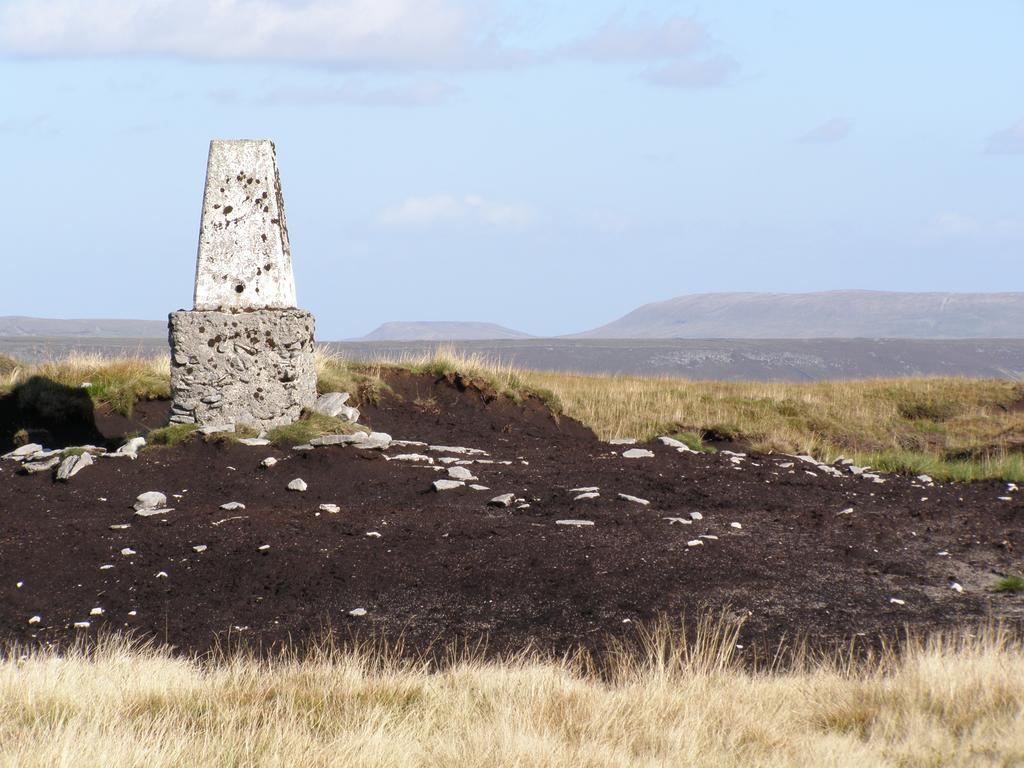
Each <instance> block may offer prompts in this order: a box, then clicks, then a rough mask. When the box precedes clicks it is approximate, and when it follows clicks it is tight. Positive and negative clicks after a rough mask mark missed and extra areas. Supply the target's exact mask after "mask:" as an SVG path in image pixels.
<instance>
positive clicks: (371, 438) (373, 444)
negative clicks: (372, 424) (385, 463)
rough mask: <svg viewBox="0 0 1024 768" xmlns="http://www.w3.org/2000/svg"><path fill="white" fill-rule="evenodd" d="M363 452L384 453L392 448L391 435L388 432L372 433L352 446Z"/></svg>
mask: <svg viewBox="0 0 1024 768" xmlns="http://www.w3.org/2000/svg"><path fill="white" fill-rule="evenodd" d="M352 447H353V448H358V449H360V450H363V451H383V450H386V449H387V448H390V447H391V435H389V434H388V433H387V432H371V433H370V434H369V435H367V436H366V437H364V438H363V439H362V440H359V441H358V442H355V443H353V444H352Z"/></svg>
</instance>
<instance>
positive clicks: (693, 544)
mask: <svg viewBox="0 0 1024 768" xmlns="http://www.w3.org/2000/svg"><path fill="white" fill-rule="evenodd" d="M686 546H688V547H703V546H704V542H703V541H702V540H701V539H690V540H689V541H688V542H686Z"/></svg>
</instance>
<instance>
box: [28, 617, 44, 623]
mask: <svg viewBox="0 0 1024 768" xmlns="http://www.w3.org/2000/svg"><path fill="white" fill-rule="evenodd" d="M42 620H43V617H42V616H32V617H30V618H29V620H28V623H29V624H38V623H39V622H40V621H42Z"/></svg>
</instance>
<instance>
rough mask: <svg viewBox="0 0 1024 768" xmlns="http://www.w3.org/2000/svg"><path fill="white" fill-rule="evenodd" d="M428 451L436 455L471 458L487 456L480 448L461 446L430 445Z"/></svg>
mask: <svg viewBox="0 0 1024 768" xmlns="http://www.w3.org/2000/svg"><path fill="white" fill-rule="evenodd" d="M427 449H428V450H431V451H433V452H434V453H460V454H467V455H469V456H486V455H487V451H482V450H480V449H479V448H463V447H462V446H460V445H430V446H427Z"/></svg>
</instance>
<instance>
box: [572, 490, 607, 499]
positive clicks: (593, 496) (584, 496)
mask: <svg viewBox="0 0 1024 768" xmlns="http://www.w3.org/2000/svg"><path fill="white" fill-rule="evenodd" d="M600 495H601V494H600V493H597V492H596V491H591V492H589V493H581V494H580V495H579V496H573V499H572V500H573V501H583V500H584V499H596V498H597V497H598V496H600Z"/></svg>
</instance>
